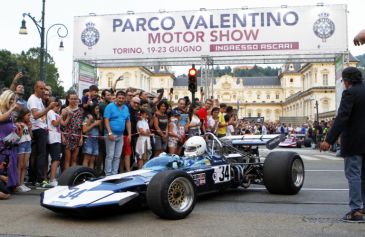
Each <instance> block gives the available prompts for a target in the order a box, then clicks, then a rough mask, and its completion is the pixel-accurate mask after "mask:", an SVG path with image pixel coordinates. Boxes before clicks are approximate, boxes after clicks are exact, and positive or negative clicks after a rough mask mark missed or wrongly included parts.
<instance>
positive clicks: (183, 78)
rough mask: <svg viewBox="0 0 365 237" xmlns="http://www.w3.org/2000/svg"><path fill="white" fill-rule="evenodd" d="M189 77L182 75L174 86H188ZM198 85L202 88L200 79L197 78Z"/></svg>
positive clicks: (175, 81)
mask: <svg viewBox="0 0 365 237" xmlns="http://www.w3.org/2000/svg"><path fill="white" fill-rule="evenodd" d="M188 84H189V83H188V76H187V75H180V76H178V77H176V79H175V80H174V85H173V86H186V87H187V86H188ZM197 84H198V86H200V77H197Z"/></svg>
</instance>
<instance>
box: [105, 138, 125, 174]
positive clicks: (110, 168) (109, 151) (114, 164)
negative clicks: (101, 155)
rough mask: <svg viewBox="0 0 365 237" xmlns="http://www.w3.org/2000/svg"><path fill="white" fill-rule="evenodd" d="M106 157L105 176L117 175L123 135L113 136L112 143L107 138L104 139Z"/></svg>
mask: <svg viewBox="0 0 365 237" xmlns="http://www.w3.org/2000/svg"><path fill="white" fill-rule="evenodd" d="M105 145H106V157H105V167H104V172H105V175H113V174H118V169H119V162H120V156H121V154H122V150H123V135H120V136H114V141H110V140H109V137H106V138H105Z"/></svg>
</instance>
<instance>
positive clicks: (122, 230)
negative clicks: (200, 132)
mask: <svg viewBox="0 0 365 237" xmlns="http://www.w3.org/2000/svg"><path fill="white" fill-rule="evenodd" d="M291 150H293V151H298V153H300V154H301V155H302V157H303V160H304V164H305V169H306V178H305V184H304V187H303V189H302V190H301V192H300V193H299V194H297V195H294V196H283V195H272V194H269V193H268V192H267V191H266V190H265V188H264V187H263V186H251V187H250V188H249V189H237V190H229V191H227V192H225V193H215V194H209V195H206V196H203V197H199V199H198V202H197V205H196V206H195V209H194V211H193V212H192V213H191V215H189V216H188V218H186V219H184V220H179V221H167V220H162V219H159V218H158V217H156V216H155V215H154V214H153V213H152V212H151V211H150V210H148V209H142V210H138V211H136V212H131V213H123V214H120V215H114V216H110V217H107V218H105V217H103V218H89V219H80V218H73V217H69V216H62V215H57V214H54V213H52V212H51V211H48V210H46V209H44V208H42V207H40V205H39V193H40V191H41V190H32V191H31V192H30V193H26V194H15V195H13V196H12V198H11V199H10V200H5V201H0V210H1V216H2V218H1V221H0V236H11V237H14V236H85V237H94V236H98V237H99V236H139V237H141V236H169V237H171V236H185V237H186V236H230V237H231V236H260V237H263V236H290V237H292V236H339V237H340V236H341V237H342V236H346V237H347V236H365V224H349V223H342V222H340V221H339V218H340V217H341V216H342V215H343V214H345V213H346V212H347V211H348V206H347V196H348V189H347V182H346V180H345V177H344V172H343V160H342V159H341V158H337V157H335V156H334V154H333V153H319V152H318V151H314V150H310V149H300V150H299V149H291ZM265 152H266V151H263V153H265Z"/></svg>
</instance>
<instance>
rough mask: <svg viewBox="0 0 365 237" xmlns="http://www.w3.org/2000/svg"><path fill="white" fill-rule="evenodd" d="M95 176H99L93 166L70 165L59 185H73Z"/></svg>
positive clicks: (59, 180)
mask: <svg viewBox="0 0 365 237" xmlns="http://www.w3.org/2000/svg"><path fill="white" fill-rule="evenodd" d="M95 177H97V173H96V171H95V170H93V169H91V168H88V167H84V166H75V167H70V168H68V169H67V170H65V172H63V174H62V175H61V176H60V178H59V179H58V185H64V186H70V187H72V186H76V185H79V184H81V183H84V182H85V181H87V180H89V179H92V178H95Z"/></svg>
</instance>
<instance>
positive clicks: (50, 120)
mask: <svg viewBox="0 0 365 237" xmlns="http://www.w3.org/2000/svg"><path fill="white" fill-rule="evenodd" d="M53 100H54V102H57V103H58V105H57V106H56V107H54V108H53V109H51V110H50V111H48V113H47V125H48V130H49V133H48V144H49V154H50V155H51V160H52V161H51V169H50V177H49V180H50V182H49V186H50V187H55V186H57V185H58V182H57V180H56V173H57V168H58V166H59V165H60V160H61V125H64V122H63V120H62V118H61V116H60V115H59V112H60V110H61V107H62V103H61V101H60V100H59V99H51V101H53Z"/></svg>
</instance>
